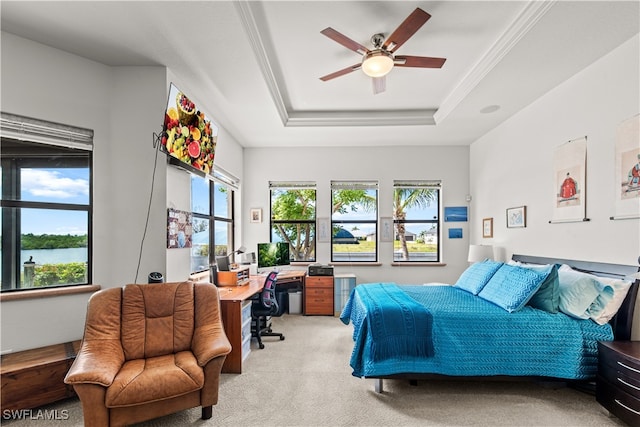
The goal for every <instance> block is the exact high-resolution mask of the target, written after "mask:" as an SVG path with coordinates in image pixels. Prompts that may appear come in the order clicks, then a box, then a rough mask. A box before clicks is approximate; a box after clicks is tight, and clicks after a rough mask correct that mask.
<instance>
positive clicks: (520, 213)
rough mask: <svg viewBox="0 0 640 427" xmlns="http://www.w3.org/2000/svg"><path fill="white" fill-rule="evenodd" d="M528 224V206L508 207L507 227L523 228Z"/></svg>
mask: <svg viewBox="0 0 640 427" xmlns="http://www.w3.org/2000/svg"><path fill="white" fill-rule="evenodd" d="M526 226H527V207H526V206H518V207H516V208H509V209H507V228H523V227H526Z"/></svg>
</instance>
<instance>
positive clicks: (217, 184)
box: [191, 171, 237, 273]
mask: <svg viewBox="0 0 640 427" xmlns="http://www.w3.org/2000/svg"><path fill="white" fill-rule="evenodd" d="M235 188H237V182H236V181H235V179H233V178H230V175H228V174H226V173H223V172H220V171H215V172H214V177H213V181H212V180H211V179H209V178H204V177H200V176H197V175H192V176H191V211H192V212H193V244H192V246H191V272H192V273H197V272H200V271H204V270H207V269H209V266H210V264H211V263H213V261H214V260H215V257H216V256H221V255H227V254H231V253H232V252H233V251H234V250H235V249H234V247H233V244H234V241H233V230H234V209H233V195H234V189H235ZM212 245H213V247H214V250H213V253H211V250H210V248H211V246H212Z"/></svg>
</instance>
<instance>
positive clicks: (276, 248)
mask: <svg viewBox="0 0 640 427" xmlns="http://www.w3.org/2000/svg"><path fill="white" fill-rule="evenodd" d="M289 264H291V258H290V252H289V244H288V243H286V242H276V243H258V269H259V270H260V269H262V270H265V269H272V268H274V267H279V266H283V265H289Z"/></svg>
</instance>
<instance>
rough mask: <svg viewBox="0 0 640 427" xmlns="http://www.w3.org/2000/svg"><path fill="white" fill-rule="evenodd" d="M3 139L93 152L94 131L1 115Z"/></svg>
mask: <svg viewBox="0 0 640 427" xmlns="http://www.w3.org/2000/svg"><path fill="white" fill-rule="evenodd" d="M0 133H1V135H2V137H5V138H12V139H17V140H19V141H30V142H38V143H41V144H49V145H55V146H58V147H67V148H75V149H79V150H86V151H93V131H92V130H90V129H83V128H79V127H74V126H68V125H63V124H60V123H54V122H49V121H46V120H39V119H34V118H31V117H25V116H19V115H16V114H9V113H4V112H2V113H0Z"/></svg>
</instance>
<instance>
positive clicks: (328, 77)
mask: <svg viewBox="0 0 640 427" xmlns="http://www.w3.org/2000/svg"><path fill="white" fill-rule="evenodd" d="M361 66H362V64H355V65H352V66H350V67H347V68H343V69H342V70H340V71H336V72H335V73H331V74H327V75H326V76H322V77H320V80H322V81H323V82H326V81H327V80H331V79H335V78H336V77H340V76H344V75H345V74H349V73H351V72H352V71H356V70H359V69H360V67H361Z"/></svg>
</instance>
